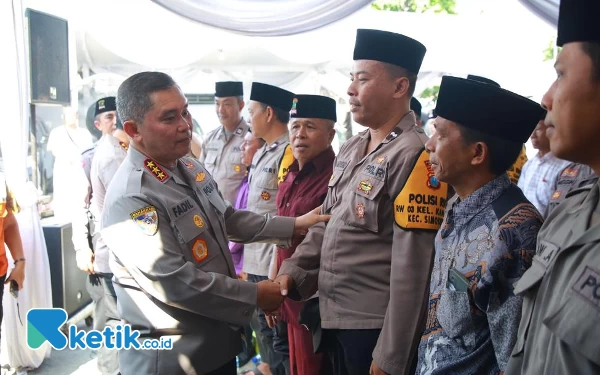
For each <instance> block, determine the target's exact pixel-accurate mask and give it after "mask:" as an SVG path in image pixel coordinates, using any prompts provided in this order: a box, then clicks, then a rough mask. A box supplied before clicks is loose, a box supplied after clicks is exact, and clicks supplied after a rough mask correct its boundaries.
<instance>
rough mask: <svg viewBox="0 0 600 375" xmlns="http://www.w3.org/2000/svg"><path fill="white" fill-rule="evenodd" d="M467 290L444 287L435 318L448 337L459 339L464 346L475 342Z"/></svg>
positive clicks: (467, 346) (474, 328)
mask: <svg viewBox="0 0 600 375" xmlns="http://www.w3.org/2000/svg"><path fill="white" fill-rule="evenodd" d="M472 309H473V308H472V306H471V303H470V301H469V295H468V293H467V292H463V291H455V290H450V289H445V290H444V291H443V292H442V293H441V296H440V301H439V303H438V308H437V318H438V322H439V323H440V326H441V327H442V329H443V330H444V332H445V333H446V334H447V335H448V337H450V338H452V339H455V340H458V341H461V342H462V344H463V345H464V346H465V347H466V348H473V347H474V346H475V343H476V334H475V333H476V332H477V327H476V320H475V319H474V315H473V312H472Z"/></svg>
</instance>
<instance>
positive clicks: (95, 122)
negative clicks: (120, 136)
mask: <svg viewBox="0 0 600 375" xmlns="http://www.w3.org/2000/svg"><path fill="white" fill-rule="evenodd" d="M94 126H95V127H96V129H98V130H100V131H102V128H101V127H100V121H94Z"/></svg>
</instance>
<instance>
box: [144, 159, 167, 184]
mask: <svg viewBox="0 0 600 375" xmlns="http://www.w3.org/2000/svg"><path fill="white" fill-rule="evenodd" d="M144 167H145V168H146V170H147V171H148V172H150V173H151V174H152V175H153V176H154V177H156V179H157V180H158V181H160V182H165V181H166V180H168V179H169V174H168V173H167V172H165V171H164V170H163V169H162V168H161V167H160V166H159V165H158V163H156V162H155V161H154V160H152V159H150V158H148V159H146V160H144Z"/></svg>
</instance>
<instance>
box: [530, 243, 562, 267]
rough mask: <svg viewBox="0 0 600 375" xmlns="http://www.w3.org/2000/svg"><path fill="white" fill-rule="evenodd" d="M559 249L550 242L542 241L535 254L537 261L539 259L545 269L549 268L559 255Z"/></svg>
mask: <svg viewBox="0 0 600 375" xmlns="http://www.w3.org/2000/svg"><path fill="white" fill-rule="evenodd" d="M558 250H559V247H558V246H556V245H555V244H553V243H552V242H548V241H544V240H542V241H540V242H539V244H538V247H537V251H536V254H535V257H534V258H535V259H537V260H538V261H539V262H540V263H542V264H543V265H544V267H546V268H548V266H549V265H550V263H552V261H553V260H554V258H555V257H556V254H558Z"/></svg>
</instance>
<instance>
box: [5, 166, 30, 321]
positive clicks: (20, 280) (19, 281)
mask: <svg viewBox="0 0 600 375" xmlns="http://www.w3.org/2000/svg"><path fill="white" fill-rule="evenodd" d="M15 209H16V202H15V200H14V198H13V196H12V194H11V193H10V192H9V190H8V186H6V179H5V177H4V173H2V172H0V286H2V287H1V288H0V301H2V298H3V295H4V289H5V288H4V284H9V286H10V287H9V290H11V293H13V292H12V291H13V290H14V293H18V292H19V290H21V289H23V286H24V283H25V257H24V256H23V243H22V242H21V235H20V233H19V224H18V223H17V219H16V218H15V215H14V210H15ZM6 247H8V250H9V251H10V255H11V256H12V258H13V261H14V268H13V269H12V271H11V272H10V274H8V259H7V258H6ZM13 284H14V286H13ZM9 297H10V298H13V296H9ZM3 317H4V313H3V310H2V303H0V324H1V323H2V318H3Z"/></svg>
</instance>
